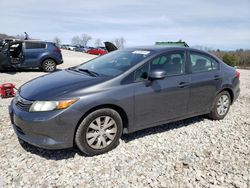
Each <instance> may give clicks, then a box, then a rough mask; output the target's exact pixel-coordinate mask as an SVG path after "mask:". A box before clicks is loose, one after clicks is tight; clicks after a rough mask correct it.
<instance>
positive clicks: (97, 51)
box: [87, 48, 108, 55]
mask: <svg viewBox="0 0 250 188" xmlns="http://www.w3.org/2000/svg"><path fill="white" fill-rule="evenodd" d="M87 53H88V54H93V55H104V54H106V53H108V52H107V51H106V50H104V49H102V48H93V49H90V50H87Z"/></svg>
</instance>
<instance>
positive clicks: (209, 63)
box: [190, 52, 219, 73]
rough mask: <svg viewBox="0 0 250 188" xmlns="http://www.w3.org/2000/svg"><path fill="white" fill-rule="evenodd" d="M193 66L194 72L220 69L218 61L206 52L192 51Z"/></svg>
mask: <svg viewBox="0 0 250 188" xmlns="http://www.w3.org/2000/svg"><path fill="white" fill-rule="evenodd" d="M190 60H191V68H192V72H193V73H196V72H206V71H212V70H218V67H219V65H218V62H217V61H216V60H215V59H213V58H211V57H209V56H207V55H204V54H200V53H195V52H190Z"/></svg>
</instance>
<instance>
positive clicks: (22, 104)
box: [16, 96, 33, 112]
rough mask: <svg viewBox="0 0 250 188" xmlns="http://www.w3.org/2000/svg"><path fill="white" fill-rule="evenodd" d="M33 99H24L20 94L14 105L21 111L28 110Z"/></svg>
mask: <svg viewBox="0 0 250 188" xmlns="http://www.w3.org/2000/svg"><path fill="white" fill-rule="evenodd" d="M32 103H33V101H29V100H26V99H24V98H22V97H20V96H18V98H17V102H16V107H17V108H19V109H20V110H22V111H27V112H28V111H29V109H30V107H31V105H32Z"/></svg>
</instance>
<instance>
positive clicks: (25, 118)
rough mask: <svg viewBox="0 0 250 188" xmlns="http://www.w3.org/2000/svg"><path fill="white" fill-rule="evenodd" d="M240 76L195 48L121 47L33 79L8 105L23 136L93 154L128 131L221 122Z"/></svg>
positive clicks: (38, 143) (34, 141) (106, 148)
mask: <svg viewBox="0 0 250 188" xmlns="http://www.w3.org/2000/svg"><path fill="white" fill-rule="evenodd" d="M239 77H240V73H239V72H238V71H236V70H235V69H234V68H233V67H230V66H228V65H226V64H225V63H223V62H222V61H221V60H220V59H218V58H217V57H215V56H213V55H211V54H209V53H206V52H202V51H200V50H195V49H192V48H181V47H178V48H175V47H170V48H166V47H156V46H155V47H140V48H128V49H123V50H116V51H114V52H111V53H109V54H107V55H104V56H100V57H98V58H95V59H93V60H90V61H88V62H87V63H84V64H81V65H79V66H76V67H72V68H69V69H66V70H61V71H57V72H55V73H53V74H49V75H46V76H42V77H39V78H37V79H34V80H31V81H29V82H27V83H26V84H24V85H23V86H22V87H21V88H19V90H18V92H19V94H18V95H17V96H16V97H15V98H14V99H13V101H12V102H11V105H10V107H9V112H10V117H11V122H12V124H13V128H14V130H15V132H16V134H17V136H18V137H19V138H20V139H22V140H24V141H26V142H28V143H31V144H33V145H36V146H38V147H42V148H48V149H61V148H69V147H72V146H74V145H76V146H77V147H78V148H79V149H80V150H81V151H82V152H84V153H86V154H87V155H97V154H101V153H104V152H107V151H109V150H111V149H113V148H114V147H115V146H116V145H117V144H118V143H119V138H120V137H121V135H122V134H127V133H132V132H135V131H138V130H141V129H145V128H149V127H153V126H157V125H162V124H165V123H168V122H173V121H177V120H181V119H185V118H190V117H193V116H198V115H203V114H208V116H209V117H210V118H212V119H214V120H220V119H223V118H224V117H225V116H226V115H227V113H228V111H229V108H230V106H231V104H233V102H234V101H235V100H236V99H237V97H238V95H239V93H240V87H239V83H240V81H239Z"/></svg>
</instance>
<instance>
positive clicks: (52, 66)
mask: <svg viewBox="0 0 250 188" xmlns="http://www.w3.org/2000/svg"><path fill="white" fill-rule="evenodd" d="M42 70H43V71H45V72H54V71H55V70H56V62H55V61H54V60H52V59H46V60H44V61H43V63H42Z"/></svg>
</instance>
